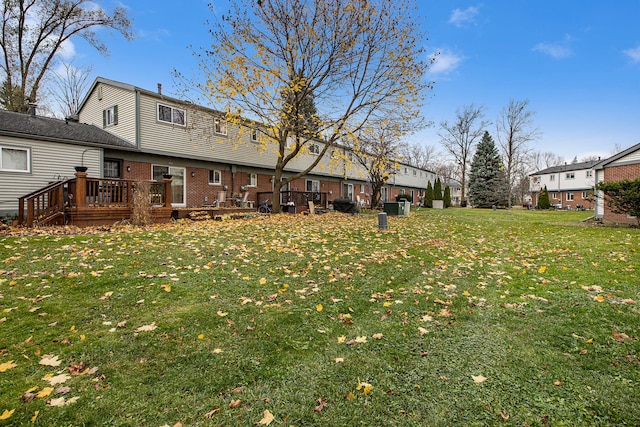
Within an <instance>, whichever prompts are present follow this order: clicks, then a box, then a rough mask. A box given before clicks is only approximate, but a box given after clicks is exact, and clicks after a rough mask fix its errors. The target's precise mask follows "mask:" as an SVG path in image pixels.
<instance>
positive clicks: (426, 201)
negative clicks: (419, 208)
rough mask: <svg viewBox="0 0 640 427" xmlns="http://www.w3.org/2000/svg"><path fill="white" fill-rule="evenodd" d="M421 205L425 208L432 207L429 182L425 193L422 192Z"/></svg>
mask: <svg viewBox="0 0 640 427" xmlns="http://www.w3.org/2000/svg"><path fill="white" fill-rule="evenodd" d="M423 205H424V207H425V208H432V207H433V187H431V181H429V182H428V183H427V191H425V192H424V201H423Z"/></svg>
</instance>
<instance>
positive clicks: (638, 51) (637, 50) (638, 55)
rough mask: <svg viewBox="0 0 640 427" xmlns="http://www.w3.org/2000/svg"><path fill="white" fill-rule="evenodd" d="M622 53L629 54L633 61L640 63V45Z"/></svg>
mask: <svg viewBox="0 0 640 427" xmlns="http://www.w3.org/2000/svg"><path fill="white" fill-rule="evenodd" d="M622 53H624V54H625V55H627V56H628V57H629V58H630V59H631V62H633V63H640V45H638V46H636V47H634V48H631V49H627V50H623V51H622Z"/></svg>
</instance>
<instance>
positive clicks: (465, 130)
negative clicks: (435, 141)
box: [438, 104, 491, 205]
mask: <svg viewBox="0 0 640 427" xmlns="http://www.w3.org/2000/svg"><path fill="white" fill-rule="evenodd" d="M483 110H484V108H483V107H478V106H476V105H474V104H470V105H465V106H464V107H462V108H459V109H458V110H456V119H455V121H453V122H447V121H443V122H442V123H440V132H439V133H438V135H439V136H440V142H441V144H442V146H443V147H444V149H445V152H446V153H447V154H449V155H450V156H451V157H452V159H453V160H454V163H455V165H456V169H457V175H458V177H459V179H458V181H459V182H460V185H461V186H462V194H461V198H460V201H461V203H462V205H465V204H466V198H465V190H466V189H465V187H466V185H467V172H468V169H469V165H470V163H471V159H472V157H473V150H474V146H475V145H476V141H478V140H479V139H480V138H482V135H483V134H484V132H485V128H486V127H487V126H489V125H490V124H491V122H490V121H486V120H482V119H483V118H484V112H483Z"/></svg>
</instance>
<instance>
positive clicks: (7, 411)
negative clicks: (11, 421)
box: [0, 409, 15, 420]
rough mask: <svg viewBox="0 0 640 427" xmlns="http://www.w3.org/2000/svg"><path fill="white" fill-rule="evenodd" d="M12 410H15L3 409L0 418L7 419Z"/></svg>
mask: <svg viewBox="0 0 640 427" xmlns="http://www.w3.org/2000/svg"><path fill="white" fill-rule="evenodd" d="M13 411H15V409H12V410H10V411H9V410H8V409H5V410H4V411H3V412H2V414H0V420H6V419H8V418H9V417H11V415H13Z"/></svg>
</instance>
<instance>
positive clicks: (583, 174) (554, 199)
mask: <svg viewBox="0 0 640 427" xmlns="http://www.w3.org/2000/svg"><path fill="white" fill-rule="evenodd" d="M598 162H599V160H595V161H588V162H581V163H572V164H564V165H559V166H552V167H550V168H547V169H543V170H541V171H538V172H535V173H533V174H531V175H530V176H529V177H530V181H529V182H530V185H529V191H530V192H531V203H532V205H533V206H536V205H537V204H538V196H539V195H540V191H541V190H542V189H543V188H545V187H546V188H547V191H548V193H549V201H550V202H551V205H552V206H554V207H556V208H557V209H593V206H594V203H593V201H594V196H593V189H594V186H595V182H596V181H595V170H594V166H595V165H596V164H597V163H598Z"/></svg>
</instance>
